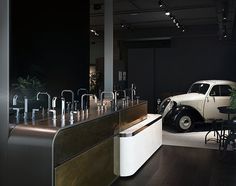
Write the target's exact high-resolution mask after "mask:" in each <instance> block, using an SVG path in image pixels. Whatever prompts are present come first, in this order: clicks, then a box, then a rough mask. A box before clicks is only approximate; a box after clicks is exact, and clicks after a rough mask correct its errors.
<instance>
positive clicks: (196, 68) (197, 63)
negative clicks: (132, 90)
mask: <svg viewBox="0 0 236 186" xmlns="http://www.w3.org/2000/svg"><path fill="white" fill-rule="evenodd" d="M146 45H147V44H146ZM142 47H143V45H136V47H133V46H132V47H131V48H135V49H129V50H128V51H129V52H128V82H129V83H130V82H135V83H136V84H137V88H138V89H140V90H141V91H139V93H140V96H141V97H142V98H145V99H147V100H148V101H149V105H150V106H149V112H150V111H151V112H155V108H156V99H157V98H161V99H164V98H165V97H168V96H170V95H176V94H181V93H185V92H187V90H188V88H189V87H190V85H191V84H192V83H193V82H195V81H198V80H204V79H224V80H232V81H236V73H235V69H236V52H235V51H236V45H235V44H234V43H231V42H226V41H219V40H218V38H214V37H202V38H201V37H199V38H198V37H195V38H178V39H172V40H171V47H169V48H167V47H165V48H163V47H155V48H153V47H154V46H153V45H152V44H151V45H150V47H149V48H148V47H145V48H142ZM139 48H140V49H139Z"/></svg>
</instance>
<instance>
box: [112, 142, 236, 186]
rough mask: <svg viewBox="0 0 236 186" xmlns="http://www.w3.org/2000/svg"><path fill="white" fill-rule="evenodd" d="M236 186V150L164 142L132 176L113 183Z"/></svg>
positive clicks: (127, 185)
mask: <svg viewBox="0 0 236 186" xmlns="http://www.w3.org/2000/svg"><path fill="white" fill-rule="evenodd" d="M145 185H152V186H236V152H227V153H226V154H225V155H224V156H222V153H220V152H219V151H217V150H209V149H199V148H189V147H175V146H162V147H161V148H160V149H159V150H158V151H157V152H156V153H155V154H154V155H153V156H152V157H151V158H150V159H149V161H147V162H146V163H145V164H144V166H142V167H141V169H139V171H138V172H137V173H136V174H135V175H134V176H132V177H128V178H119V179H118V180H116V182H114V183H113V185H112V186H145Z"/></svg>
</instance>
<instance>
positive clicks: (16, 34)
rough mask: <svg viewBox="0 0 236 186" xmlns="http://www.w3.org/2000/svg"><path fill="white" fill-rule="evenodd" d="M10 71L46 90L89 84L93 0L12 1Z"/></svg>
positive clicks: (57, 93)
mask: <svg viewBox="0 0 236 186" xmlns="http://www.w3.org/2000/svg"><path fill="white" fill-rule="evenodd" d="M10 15H11V33H10V73H11V75H10V76H11V83H13V82H15V81H16V79H17V77H19V76H22V77H26V76H27V75H30V76H31V77H32V76H36V77H37V78H38V79H40V81H41V82H44V83H45V84H46V90H47V91H48V92H49V93H51V94H52V95H59V94H60V91H61V90H62V89H72V90H76V89H78V88H79V87H88V82H89V1H82V0H79V1H72V0H71V1H70V0H69V1H66V2H64V1H63V2H62V1H36V2H35V1H29V0H22V1H13V0H12V1H11V13H10Z"/></svg>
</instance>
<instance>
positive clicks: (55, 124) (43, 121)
mask: <svg viewBox="0 0 236 186" xmlns="http://www.w3.org/2000/svg"><path fill="white" fill-rule="evenodd" d="M143 103H147V102H146V101H142V100H141V101H139V103H137V102H136V101H134V102H133V103H131V101H130V102H129V105H128V106H125V107H123V106H122V105H121V104H119V106H118V108H117V110H116V111H115V110H112V109H111V108H108V109H107V111H103V112H101V111H100V112H98V111H97V109H96V108H94V107H92V108H90V109H89V114H88V117H84V118H82V117H81V116H80V117H79V118H78V117H77V116H76V114H74V121H73V123H70V121H69V114H68V113H67V114H66V118H65V120H64V121H63V120H61V115H57V119H56V120H52V117H45V118H40V119H38V120H32V119H28V120H27V121H24V120H23V119H21V120H20V121H18V122H16V119H15V118H13V119H12V122H11V125H14V126H15V127H21V126H24V128H25V127H29V128H30V127H32V128H47V129H52V128H53V129H54V130H56V131H57V130H61V129H65V128H69V127H73V126H74V125H80V124H84V123H86V122H88V121H91V120H94V119H98V118H101V117H105V116H107V115H110V114H112V113H115V112H120V111H121V110H128V109H130V108H132V107H134V106H137V105H140V104H143ZM11 128H14V127H11Z"/></svg>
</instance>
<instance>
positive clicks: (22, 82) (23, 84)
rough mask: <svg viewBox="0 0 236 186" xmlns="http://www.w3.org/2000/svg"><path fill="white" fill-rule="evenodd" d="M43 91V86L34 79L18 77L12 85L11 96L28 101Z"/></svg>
mask: <svg viewBox="0 0 236 186" xmlns="http://www.w3.org/2000/svg"><path fill="white" fill-rule="evenodd" d="M43 89H44V85H43V84H42V83H41V82H40V81H39V80H38V78H36V77H30V76H29V75H28V76H27V77H26V78H23V77H18V78H17V81H16V83H13V84H12V91H11V92H12V94H17V95H19V96H21V97H24V96H26V97H27V98H28V99H36V94H37V92H39V91H42V90H43Z"/></svg>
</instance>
